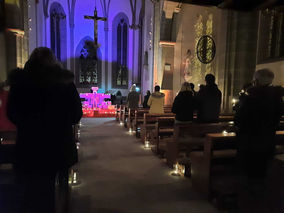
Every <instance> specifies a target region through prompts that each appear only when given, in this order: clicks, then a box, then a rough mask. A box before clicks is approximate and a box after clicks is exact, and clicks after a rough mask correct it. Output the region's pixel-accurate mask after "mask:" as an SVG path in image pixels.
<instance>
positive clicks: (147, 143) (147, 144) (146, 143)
mask: <svg viewBox="0 0 284 213" xmlns="http://www.w3.org/2000/svg"><path fill="white" fill-rule="evenodd" d="M145 148H146V149H148V148H150V143H149V141H145Z"/></svg>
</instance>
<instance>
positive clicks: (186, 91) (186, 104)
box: [172, 82, 195, 123]
mask: <svg viewBox="0 0 284 213" xmlns="http://www.w3.org/2000/svg"><path fill="white" fill-rule="evenodd" d="M194 108H195V101H194V98H193V93H192V90H191V87H190V84H189V83H188V82H184V83H183V85H182V87H181V90H180V92H179V93H178V95H177V96H176V97H175V100H174V103H173V107H172V112H173V113H175V114H176V122H177V123H182V122H191V121H192V120H193V111H194Z"/></svg>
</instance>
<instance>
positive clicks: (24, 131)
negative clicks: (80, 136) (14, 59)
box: [7, 62, 82, 171]
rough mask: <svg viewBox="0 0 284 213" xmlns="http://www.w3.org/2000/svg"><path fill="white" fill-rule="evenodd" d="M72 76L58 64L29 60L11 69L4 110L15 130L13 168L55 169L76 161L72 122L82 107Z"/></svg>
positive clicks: (80, 114) (78, 118) (75, 119)
mask: <svg viewBox="0 0 284 213" xmlns="http://www.w3.org/2000/svg"><path fill="white" fill-rule="evenodd" d="M73 78H74V76H73V74H72V73H71V72H69V71H67V70H63V69H61V68H60V67H59V66H54V67H45V68H44V67H40V66H39V65H37V64H31V63H30V62H27V64H26V66H25V69H23V70H21V69H18V70H14V71H12V72H11V74H10V76H9V82H10V84H11V89H10V94H9V99H8V109H7V113H8V117H9V119H10V120H11V121H12V122H13V123H14V124H15V125H16V126H17V129H18V132H17V141H16V168H18V169H22V170H28V171H37V170H38V171H50V170H52V171H57V170H59V169H62V168H68V167H70V166H72V165H73V164H75V163H76V162H77V160H78V156H77V149H76V144H75V140H74V137H73V129H72V125H73V124H76V123H78V122H79V120H80V118H81V116H82V106H81V102H80V98H79V95H78V92H77V90H76V87H75V85H74V83H73Z"/></svg>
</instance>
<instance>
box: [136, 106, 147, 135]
mask: <svg viewBox="0 0 284 213" xmlns="http://www.w3.org/2000/svg"><path fill="white" fill-rule="evenodd" d="M144 113H149V109H139V110H136V111H135V117H134V121H133V128H134V130H135V135H136V137H137V138H139V137H140V129H141V125H142V124H143V121H144Z"/></svg>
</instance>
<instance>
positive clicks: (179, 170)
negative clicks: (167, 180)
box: [172, 162, 185, 176]
mask: <svg viewBox="0 0 284 213" xmlns="http://www.w3.org/2000/svg"><path fill="white" fill-rule="evenodd" d="M173 167H174V170H173V172H172V175H175V176H184V173H185V166H184V165H182V164H179V163H178V162H177V163H176V164H174V165H173Z"/></svg>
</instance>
